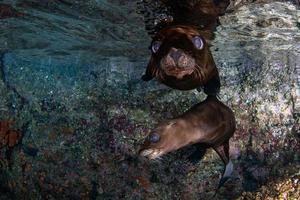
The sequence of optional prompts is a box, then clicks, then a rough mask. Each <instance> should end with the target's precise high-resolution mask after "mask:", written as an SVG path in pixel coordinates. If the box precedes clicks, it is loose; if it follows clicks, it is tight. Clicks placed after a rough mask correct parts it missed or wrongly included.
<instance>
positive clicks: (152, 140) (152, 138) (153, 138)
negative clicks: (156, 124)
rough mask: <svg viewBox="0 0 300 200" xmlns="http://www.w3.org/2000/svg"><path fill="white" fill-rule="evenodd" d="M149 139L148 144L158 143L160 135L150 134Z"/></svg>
mask: <svg viewBox="0 0 300 200" xmlns="http://www.w3.org/2000/svg"><path fill="white" fill-rule="evenodd" d="M148 137H149V141H150V142H158V140H159V139H160V135H159V134H158V133H155V132H154V133H150V135H149V136H148Z"/></svg>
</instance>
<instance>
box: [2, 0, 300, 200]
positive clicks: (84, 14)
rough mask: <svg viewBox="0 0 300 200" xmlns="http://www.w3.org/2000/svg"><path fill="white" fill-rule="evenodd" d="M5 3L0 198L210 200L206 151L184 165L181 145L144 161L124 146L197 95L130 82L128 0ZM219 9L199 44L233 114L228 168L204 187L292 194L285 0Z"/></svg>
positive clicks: (295, 91) (294, 40)
mask: <svg viewBox="0 0 300 200" xmlns="http://www.w3.org/2000/svg"><path fill="white" fill-rule="evenodd" d="M239 2H242V3H239ZM1 3H2V2H1ZM4 4H5V6H0V27H1V29H0V79H1V80H0V147H1V148H0V199H3V200H5V199H91V200H95V199H101V200H102V199H105V200H109V199H128V200H134V199H136V200H138V199H141V200H142V199H143V200H144V199H149V200H150V199H153V200H154V199H155V200H173V199H178V200H193V199H210V198H212V197H213V195H214V192H215V189H216V186H217V184H218V180H219V178H220V175H221V172H222V169H223V164H222V161H221V160H220V159H219V157H218V156H217V154H216V153H215V152H214V151H212V150H211V151H208V152H207V153H206V155H205V157H204V158H203V159H202V160H201V162H200V163H199V164H197V165H196V166H193V165H192V164H191V163H189V162H188V161H187V160H186V157H187V156H188V155H189V153H190V152H192V149H183V150H180V151H178V152H174V153H171V154H169V155H167V156H165V157H163V159H162V160H159V161H154V162H150V161H145V160H143V159H141V158H139V157H138V156H137V155H136V152H137V150H138V148H139V144H140V142H141V141H142V140H143V138H144V137H145V136H146V134H147V133H148V132H149V130H150V129H151V128H153V127H154V126H155V124H156V123H158V122H160V121H162V120H164V119H167V118H172V117H174V116H177V115H179V114H180V113H182V112H184V111H186V110H187V109H188V108H190V107H191V106H192V105H194V104H196V103H198V102H199V101H201V100H203V99H204V98H205V95H204V93H203V92H200V93H199V92H197V91H196V90H195V91H185V92H183V91H177V90H172V89H170V88H167V87H166V86H163V85H161V84H159V83H157V82H156V81H155V80H153V81H151V82H148V83H145V82H143V81H142V80H141V79H140V77H141V75H142V73H143V72H144V70H145V67H146V64H147V62H148V58H149V56H150V52H149V51H148V46H149V42H150V37H149V36H148V35H147V32H146V31H145V28H144V27H145V22H144V18H143V16H142V15H141V14H139V12H137V10H138V6H137V1H130V2H129V1H128V2H127V1H121V0H85V1H83V0H78V1H71V0H43V1H39V0H7V1H3V5H4ZM7 5H9V6H7ZM232 6H233V7H232V10H231V11H230V12H228V13H226V14H225V15H224V16H222V17H221V18H220V25H219V26H218V28H217V30H216V33H215V39H214V41H213V46H212V47H211V50H212V52H213V56H214V59H215V61H216V64H217V67H218V68H219V70H220V76H221V83H222V87H221V93H220V95H219V96H220V99H221V100H222V101H223V102H224V103H226V104H227V105H228V106H230V107H231V108H232V110H233V111H234V113H235V115H236V119H237V130H236V132H235V135H234V137H233V138H232V139H231V141H230V147H231V149H230V152H231V156H232V159H233V163H234V174H233V175H234V176H233V178H232V179H230V180H229V181H228V182H227V183H226V184H225V185H224V187H223V188H221V189H220V191H219V193H218V194H217V195H216V196H215V197H214V198H215V199H222V200H223V199H245V200H246V199H299V198H300V130H299V129H300V119H299V116H300V31H299V27H300V21H299V16H300V11H299V7H298V4H297V2H296V1H236V3H235V4H234V3H233V4H232ZM3 8H5V9H6V10H3V11H2V10H1V9H3Z"/></svg>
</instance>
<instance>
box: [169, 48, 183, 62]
mask: <svg viewBox="0 0 300 200" xmlns="http://www.w3.org/2000/svg"><path fill="white" fill-rule="evenodd" d="M169 55H170V56H171V57H172V58H173V59H174V61H178V60H179V58H180V57H181V55H182V53H181V52H180V51H179V50H174V49H173V48H172V49H171V51H170V53H169Z"/></svg>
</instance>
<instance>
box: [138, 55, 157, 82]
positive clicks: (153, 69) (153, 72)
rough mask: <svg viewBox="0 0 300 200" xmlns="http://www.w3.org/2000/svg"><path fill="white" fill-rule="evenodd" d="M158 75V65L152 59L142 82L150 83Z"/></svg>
mask: <svg viewBox="0 0 300 200" xmlns="http://www.w3.org/2000/svg"><path fill="white" fill-rule="evenodd" d="M158 73H159V69H158V66H157V65H156V63H155V62H154V59H153V58H151V60H150V61H149V63H148V66H147V69H146V72H145V74H144V75H143V76H142V80H143V81H150V80H152V79H153V78H154V77H156V76H157V74H158Z"/></svg>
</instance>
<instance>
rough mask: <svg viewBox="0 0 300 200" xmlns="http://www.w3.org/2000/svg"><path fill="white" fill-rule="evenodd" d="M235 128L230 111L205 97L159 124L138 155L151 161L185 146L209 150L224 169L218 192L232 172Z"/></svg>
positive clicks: (212, 97)
mask: <svg viewBox="0 0 300 200" xmlns="http://www.w3.org/2000/svg"><path fill="white" fill-rule="evenodd" d="M235 126H236V125H235V117H234V113H233V112H232V110H231V109H230V108H229V107H227V106H226V105H225V104H223V103H222V102H221V101H219V100H218V99H217V97H215V96H208V97H207V98H206V100H204V101H203V102H201V103H198V104H196V105H195V106H193V107H192V108H191V109H189V110H188V111H187V112H185V113H184V114H182V115H181V116H179V117H177V118H174V119H171V120H167V121H165V122H163V123H160V124H159V125H158V126H157V127H156V128H155V129H154V130H153V131H152V132H151V133H150V134H149V135H148V137H147V138H146V139H145V141H144V143H143V145H142V147H141V150H140V152H139V154H140V155H141V156H144V157H146V158H148V159H150V160H151V159H156V158H158V157H160V156H162V155H164V154H167V153H169V152H172V151H175V150H178V149H181V148H183V147H186V146H189V145H195V144H197V145H198V146H199V147H201V146H202V147H206V148H208V147H211V148H213V149H214V150H215V151H216V152H217V153H218V155H219V156H220V158H221V159H222V161H223V163H224V166H225V167H224V171H223V173H222V178H221V180H220V182H219V186H218V188H220V187H221V186H222V185H223V184H224V182H225V181H226V180H227V179H228V178H229V177H230V175H231V173H232V171H233V165H232V162H231V160H230V157H229V139H230V138H231V137H232V136H233V134H234V131H235ZM199 157H200V155H199Z"/></svg>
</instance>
